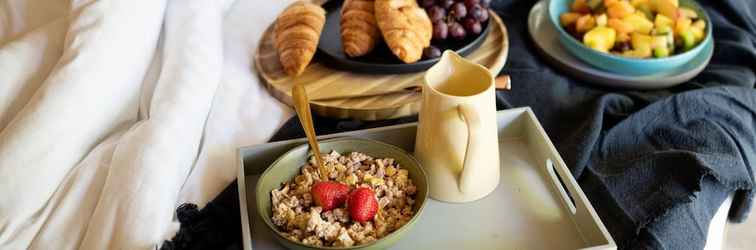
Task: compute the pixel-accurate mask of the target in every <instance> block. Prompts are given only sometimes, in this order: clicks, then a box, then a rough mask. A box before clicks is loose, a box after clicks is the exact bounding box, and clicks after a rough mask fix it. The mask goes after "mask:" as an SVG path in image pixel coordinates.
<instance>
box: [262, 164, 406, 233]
mask: <svg viewBox="0 0 756 250" xmlns="http://www.w3.org/2000/svg"><path fill="white" fill-rule="evenodd" d="M322 158H323V162H324V165H325V166H324V167H323V168H322V169H321V168H319V167H318V166H317V163H316V162H315V158H314V157H310V159H309V160H308V162H307V163H306V164H305V165H304V166H302V168H301V170H300V174H299V175H297V176H295V177H294V179H293V180H291V181H289V182H284V183H283V184H282V186H281V188H279V189H275V190H273V191H271V200H272V202H273V205H272V210H273V216H272V218H271V219H272V221H273V224H275V225H276V227H277V228H278V230H279V231H281V232H282V233H283V235H284V237H286V238H288V239H290V240H292V241H296V242H301V243H303V244H306V245H311V246H334V247H339V246H341V247H348V246H354V245H361V244H366V243H370V242H373V241H375V240H378V239H380V238H383V237H384V236H386V235H388V234H389V233H391V232H393V231H395V230H397V229H398V228H400V227H401V226H403V225H404V224H406V223H407V222H409V220H410V219H412V216H414V211H413V209H412V206H413V204H415V199H414V197H415V193H416V191H417V187H415V185H414V184H413V183H412V180H411V179H410V178H409V172H408V171H407V170H406V169H403V168H401V166H399V164H398V163H396V162H395V161H394V159H391V158H380V159H376V158H373V157H371V156H369V155H366V154H363V153H360V152H351V153H348V154H345V155H341V154H339V153H338V152H336V151H332V152H331V153H329V154H323V155H322ZM319 181H336V182H340V183H343V184H346V185H348V186H350V188H352V189H354V188H357V187H370V188H371V189H372V190H374V192H375V195H376V199H377V200H378V204H379V209H378V213H377V214H376V215H375V217H374V218H373V219H372V220H370V221H367V222H362V223H360V222H356V221H352V220H351V219H350V216H349V212H348V210H347V209H346V208H345V207H344V206H342V207H339V208H335V209H333V210H330V211H326V212H323V209H322V208H321V207H318V206H316V204H315V202H313V198H312V195H311V194H310V189H311V187H312V185H313V184H314V183H316V182H319Z"/></svg>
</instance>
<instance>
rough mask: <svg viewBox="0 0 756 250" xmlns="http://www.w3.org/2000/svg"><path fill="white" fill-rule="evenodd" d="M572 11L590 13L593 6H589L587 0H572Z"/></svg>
mask: <svg viewBox="0 0 756 250" xmlns="http://www.w3.org/2000/svg"><path fill="white" fill-rule="evenodd" d="M571 8H572V11H574V12H579V13H590V12H591V8H590V7H588V3H587V2H586V0H575V1H574V2H572V6H571Z"/></svg>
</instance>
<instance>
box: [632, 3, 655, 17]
mask: <svg viewBox="0 0 756 250" xmlns="http://www.w3.org/2000/svg"><path fill="white" fill-rule="evenodd" d="M630 5H632V6H633V7H634V8H635V9H636V10H637V11H639V12H641V13H643V14H644V15H645V16H646V17H647V18H648V19H653V18H654V14H653V11H652V10H653V9H652V8H651V2H649V0H633V1H631V2H630Z"/></svg>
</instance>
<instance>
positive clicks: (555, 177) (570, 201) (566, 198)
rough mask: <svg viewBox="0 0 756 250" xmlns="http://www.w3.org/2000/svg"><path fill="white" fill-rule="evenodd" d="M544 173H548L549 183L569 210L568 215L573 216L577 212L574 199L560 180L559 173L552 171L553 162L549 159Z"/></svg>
mask: <svg viewBox="0 0 756 250" xmlns="http://www.w3.org/2000/svg"><path fill="white" fill-rule="evenodd" d="M546 172H548V173H549V176H551V182H552V183H553V184H554V187H555V188H556V189H557V190H558V191H559V196H561V197H562V202H563V203H564V205H565V206H566V207H567V208H568V209H569V210H570V213H571V214H573V215H574V214H575V213H576V212H577V208H576V207H575V199H574V198H573V197H572V193H570V191H569V190H568V189H567V188H566V186H565V185H564V181H563V180H562V178H563V177H562V176H560V175H559V173H558V172H557V171H556V170H555V169H554V161H552V160H551V159H546Z"/></svg>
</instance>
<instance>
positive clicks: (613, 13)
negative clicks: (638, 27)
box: [606, 1, 635, 18]
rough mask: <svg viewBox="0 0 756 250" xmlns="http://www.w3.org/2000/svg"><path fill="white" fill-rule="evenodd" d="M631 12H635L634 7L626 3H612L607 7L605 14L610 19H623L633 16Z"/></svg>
mask: <svg viewBox="0 0 756 250" xmlns="http://www.w3.org/2000/svg"><path fill="white" fill-rule="evenodd" d="M633 12H635V7H633V6H632V5H630V3H629V2H626V1H619V2H614V3H613V4H612V5H609V6H607V9H606V14H608V15H609V17H611V18H624V17H626V16H629V15H630V14H633Z"/></svg>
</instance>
